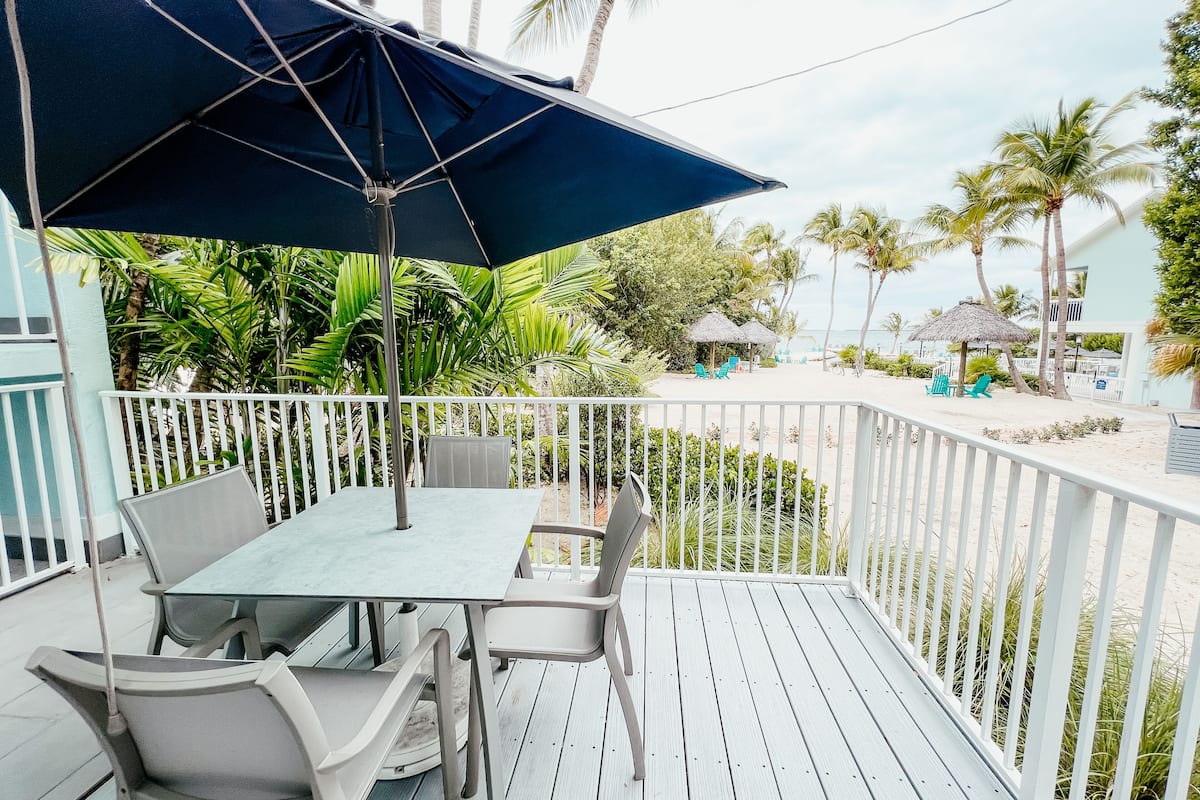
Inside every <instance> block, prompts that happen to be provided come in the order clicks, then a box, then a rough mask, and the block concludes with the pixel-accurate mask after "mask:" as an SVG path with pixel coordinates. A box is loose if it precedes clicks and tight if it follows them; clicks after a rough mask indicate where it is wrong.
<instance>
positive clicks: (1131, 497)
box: [858, 401, 1200, 525]
mask: <svg viewBox="0 0 1200 800" xmlns="http://www.w3.org/2000/svg"><path fill="white" fill-rule="evenodd" d="M858 405H861V406H862V407H864V408H867V409H870V410H872V411H878V412H880V413H882V414H886V415H888V416H889V417H893V418H895V419H898V420H900V421H902V422H909V423H912V424H913V425H918V426H920V427H922V428H924V429H926V430H928V431H931V432H933V433H936V434H939V435H940V436H948V437H950V438H952V439H955V440H956V441H958V442H960V443H962V444H966V445H970V446H971V447H974V448H977V449H979V450H983V451H984V452H986V453H995V454H996V455H998V456H1000V457H1002V458H1006V459H1008V460H1009V461H1015V462H1017V463H1019V464H1023V465H1025V466H1027V467H1032V468H1033V469H1036V470H1040V471H1042V472H1046V473H1049V474H1051V475H1055V476H1057V477H1059V478H1060V479H1063V480H1068V481H1071V482H1072V483H1076V484H1079V485H1080V486H1084V487H1087V488H1089V489H1095V490H1096V491H1099V492H1104V493H1105V494H1108V495H1112V496H1113V497H1117V498H1119V499H1121V500H1127V501H1129V502H1130V503H1133V504H1135V505H1139V506H1144V507H1145V508H1149V509H1150V510H1152V511H1156V512H1161V513H1163V514H1167V515H1169V516H1172V517H1175V518H1176V519H1179V520H1182V521H1184V522H1190V523H1192V524H1194V525H1200V505H1197V504H1195V503H1187V504H1185V503H1180V502H1179V501H1178V500H1175V499H1174V498H1171V497H1167V496H1166V495H1164V494H1161V493H1159V492H1155V491H1152V490H1149V489H1138V488H1137V487H1134V486H1130V485H1128V484H1126V483H1124V482H1123V481H1121V480H1119V479H1117V478H1112V477H1109V476H1107V475H1101V474H1099V473H1096V472H1091V471H1089V470H1082V469H1079V468H1077V467H1073V466H1070V465H1068V464H1064V463H1063V462H1061V461H1056V460H1054V459H1051V458H1043V457H1042V456H1039V455H1035V454H1031V453H1026V452H1023V451H1020V450H1017V449H1016V448H1015V447H1012V446H1011V445H1006V444H1001V443H1000V442H996V441H993V440H991V439H986V438H984V437H982V436H976V435H975V434H971V433H966V432H965V431H961V430H958V429H956V428H952V427H949V426H947V425H943V424H941V423H938V422H930V421H929V420H927V419H922V418H920V417H914V416H913V415H911V414H908V413H905V412H903V411H897V410H895V409H893V408H888V407H887V406H881V405H878V404H876V403H870V402H865V401H864V402H861V403H859V404H858ZM1164 455H1165V454H1164Z"/></svg>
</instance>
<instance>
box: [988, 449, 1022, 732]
mask: <svg viewBox="0 0 1200 800" xmlns="http://www.w3.org/2000/svg"><path fill="white" fill-rule="evenodd" d="M1020 490H1021V465H1020V463H1018V462H1016V461H1010V462H1008V489H1007V490H1006V491H1005V493H1004V502H1005V507H1004V533H1003V534H1002V536H1001V539H1000V550H999V552H998V553H997V554H996V583H995V586H996V588H995V590H994V591H993V602H992V620H991V625H992V636H991V640H990V641H989V642H988V661H987V674H986V676H985V677H984V681H983V708H982V713H981V715H980V730H982V731H983V735H984V736H985V737H986V739H987V741H994V740H995V712H996V699H997V698H996V688H997V685H998V683H999V678H1000V650H1001V648H1002V647H1003V645H1004V631H1005V623H1006V621H1007V616H1008V580H1009V572H1010V570H1011V568H1012V560H1013V552H1012V551H1013V547H1014V546H1015V545H1016V535H1017V508H1018V505H1019V494H1020Z"/></svg>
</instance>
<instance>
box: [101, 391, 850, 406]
mask: <svg viewBox="0 0 1200 800" xmlns="http://www.w3.org/2000/svg"><path fill="white" fill-rule="evenodd" d="M100 396H101V397H116V398H126V397H128V398H130V399H134V400H137V399H147V400H153V399H155V398H157V399H159V400H172V399H174V400H268V401H272V402H278V401H280V400H312V401H316V402H322V403H343V402H346V403H375V402H383V401H385V400H387V396H386V395H381V394H315V393H301V392H297V393H293V394H272V393H235V392H124V391H113V390H109V391H103V392H100ZM400 402H402V403H553V404H555V405H621V406H623V405H633V406H642V405H652V406H654V405H709V406H718V405H723V406H759V405H768V406H793V407H794V406H854V407H857V406H859V405H861V402H860V401H858V400H849V399H845V398H829V399H824V398H817V399H810V400H732V399H715V398H711V397H704V398H701V397H692V398H677V397H543V396H538V395H487V396H479V395H405V396H403V397H401V398H400Z"/></svg>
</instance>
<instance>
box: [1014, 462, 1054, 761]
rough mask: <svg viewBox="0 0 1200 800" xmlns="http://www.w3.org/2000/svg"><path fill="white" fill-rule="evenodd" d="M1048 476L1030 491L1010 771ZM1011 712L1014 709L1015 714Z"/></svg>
mask: <svg viewBox="0 0 1200 800" xmlns="http://www.w3.org/2000/svg"><path fill="white" fill-rule="evenodd" d="M1049 485H1050V475H1049V474H1048V473H1045V472H1042V471H1041V470H1038V473H1037V480H1036V481H1034V488H1033V509H1032V512H1031V514H1030V518H1029V541H1028V544H1027V545H1026V547H1025V575H1024V578H1023V581H1022V586H1021V614H1020V617H1019V619H1018V621H1017V652H1016V655H1015V656H1014V657H1013V668H1012V676H1011V680H1010V683H1009V705H1008V707H1009V709H1010V711H1009V715H1008V727H1007V728H1006V730H1005V732H1004V763H1005V765H1006V766H1008V767H1010V768H1012V767H1014V766H1015V765H1016V761H1017V748H1018V746H1019V745H1020V739H1021V723H1022V721H1023V720H1022V709H1023V708H1024V706H1025V685H1026V677H1027V673H1028V669H1029V647H1030V642H1031V640H1032V637H1033V612H1034V608H1035V603H1036V602H1037V600H1036V597H1035V593H1036V592H1037V579H1038V564H1039V562H1040V560H1041V553H1042V531H1043V528H1044V526H1045V521H1046V494H1047V492H1048V490H1049ZM1011 709H1016V712H1015V713H1014V712H1013V711H1012V710H1011Z"/></svg>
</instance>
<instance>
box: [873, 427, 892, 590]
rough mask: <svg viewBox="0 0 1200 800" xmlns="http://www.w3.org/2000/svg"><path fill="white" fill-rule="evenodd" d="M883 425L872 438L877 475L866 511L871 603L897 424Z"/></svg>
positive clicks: (877, 567)
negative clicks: (888, 456) (888, 457)
mask: <svg viewBox="0 0 1200 800" xmlns="http://www.w3.org/2000/svg"><path fill="white" fill-rule="evenodd" d="M882 422H883V425H882V426H876V428H875V432H874V433H873V435H874V437H875V438H876V439H878V442H877V443H876V446H875V448H874V449H875V450H876V451H877V452H878V461H877V463H876V467H877V468H878V470H879V471H878V473H877V474H876V476H875V503H874V505H873V506H872V507H871V508H870V509H868V511H869V512H870V523H869V524H868V525H867V537H868V543H869V546H870V549H869V551H868V555H867V582H866V586H867V596H868V597H870V598H871V599H872V601H877V598H876V592H877V591H878V588H879V576H878V572H877V570H878V569H879V566H880V564H879V559H880V558H881V557H882V556H881V553H880V549H879V521H880V519H881V518H883V517H884V515H885V498H886V496H887V495H886V494H885V493H886V491H887V482H886V481H885V477H886V475H887V464H888V459H887V454H888V449H889V445H890V440H891V438H892V437H891V434H890V433H889V429H890V428H894V427H895V426H896V425H897V424H898V423H897V422H896V420H894V419H892V418H891V417H887V416H885V417H883V418H882Z"/></svg>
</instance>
